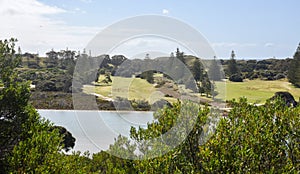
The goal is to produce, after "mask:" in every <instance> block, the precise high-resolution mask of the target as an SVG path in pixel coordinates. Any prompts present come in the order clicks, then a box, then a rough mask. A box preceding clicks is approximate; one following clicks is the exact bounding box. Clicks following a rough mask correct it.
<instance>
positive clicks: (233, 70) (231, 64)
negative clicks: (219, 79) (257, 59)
mask: <svg viewBox="0 0 300 174" xmlns="http://www.w3.org/2000/svg"><path fill="white" fill-rule="evenodd" d="M227 69H228V70H227V71H228V72H227V73H228V75H229V76H231V75H233V74H237V73H239V69H238V67H237V63H236V60H235V53H234V51H233V50H232V52H231V57H230V60H229V61H228V68H227Z"/></svg>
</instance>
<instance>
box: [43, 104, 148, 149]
mask: <svg viewBox="0 0 300 174" xmlns="http://www.w3.org/2000/svg"><path fill="white" fill-rule="evenodd" d="M38 112H39V113H40V115H41V116H42V117H43V118H46V119H48V120H50V121H51V122H53V123H54V124H55V125H58V126H63V127H65V128H66V129H67V130H68V131H69V132H71V133H72V135H73V137H75V138H76V142H75V147H74V149H73V150H72V151H78V150H79V151H81V152H85V151H89V152H90V153H91V154H93V153H96V152H99V151H100V150H106V149H108V147H109V145H110V144H113V143H114V141H115V140H114V139H115V138H116V137H117V136H118V135H120V134H121V135H123V136H127V137H128V136H129V131H130V127H131V126H134V127H136V128H138V127H146V126H147V122H152V121H153V112H139V111H83V110H42V109H39V110H38Z"/></svg>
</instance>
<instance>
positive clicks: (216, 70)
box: [208, 57, 224, 81]
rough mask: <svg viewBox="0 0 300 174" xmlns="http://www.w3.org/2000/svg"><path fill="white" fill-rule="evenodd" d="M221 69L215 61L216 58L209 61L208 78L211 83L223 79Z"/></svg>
mask: <svg viewBox="0 0 300 174" xmlns="http://www.w3.org/2000/svg"><path fill="white" fill-rule="evenodd" d="M221 71H222V69H221V67H220V65H219V63H218V62H217V60H216V57H214V59H213V60H212V61H211V63H210V65H209V68H208V77H209V79H210V80H211V81H220V80H221V79H222V78H224V77H223V74H222V72H221Z"/></svg>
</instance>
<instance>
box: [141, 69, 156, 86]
mask: <svg viewBox="0 0 300 174" xmlns="http://www.w3.org/2000/svg"><path fill="white" fill-rule="evenodd" d="M141 78H142V79H146V80H147V82H149V83H154V77H153V71H151V70H150V71H145V72H143V73H142V74H141Z"/></svg>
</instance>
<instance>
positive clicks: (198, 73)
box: [192, 59, 204, 81]
mask: <svg viewBox="0 0 300 174" xmlns="http://www.w3.org/2000/svg"><path fill="white" fill-rule="evenodd" d="M203 72H204V68H203V65H202V64H201V62H200V60H199V59H195V61H194V64H193V66H192V74H193V76H194V79H195V80H196V81H202V79H203Z"/></svg>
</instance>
